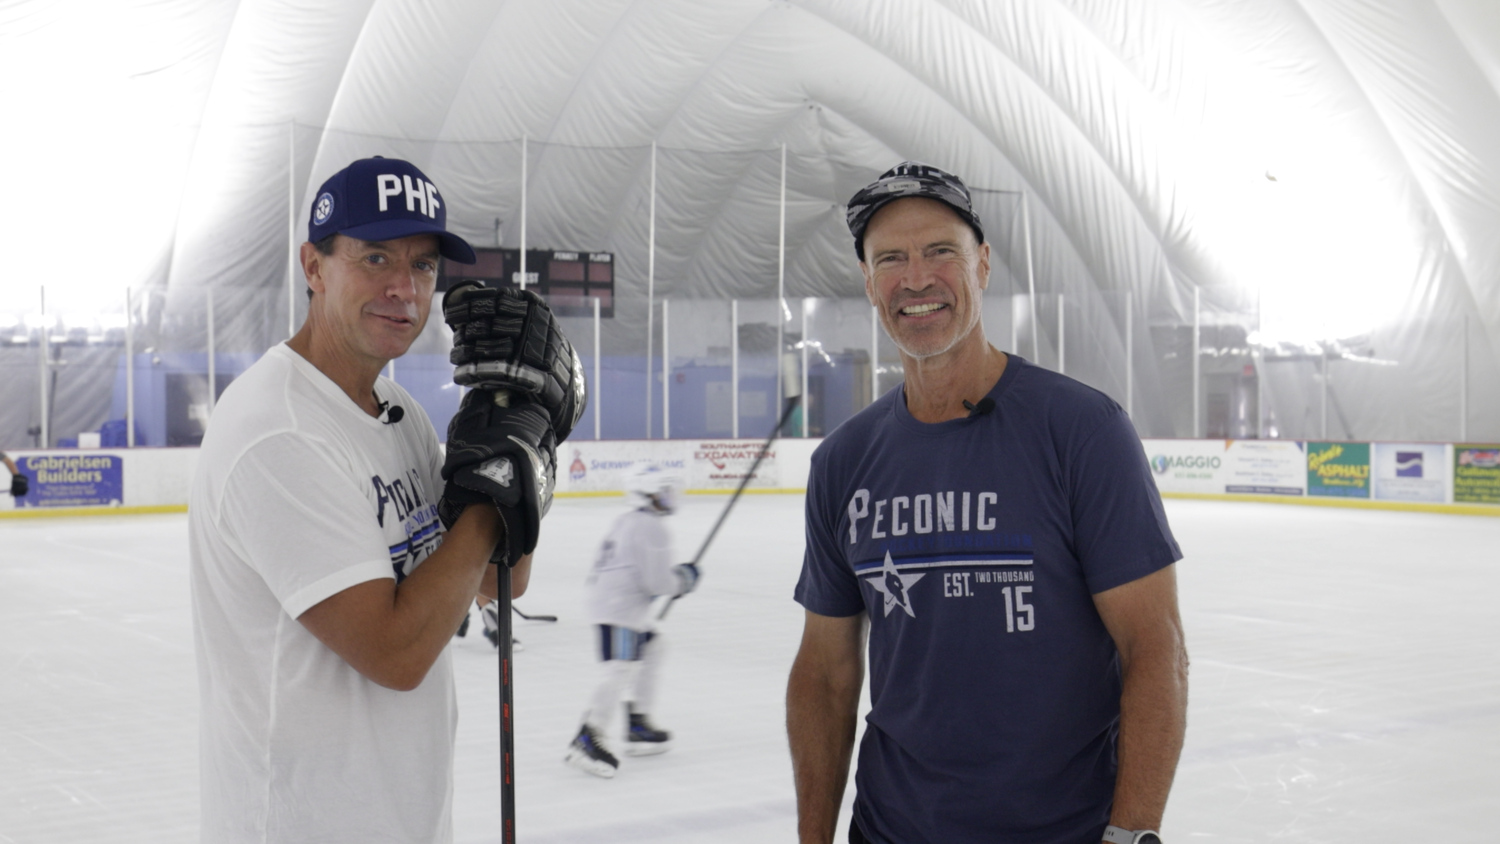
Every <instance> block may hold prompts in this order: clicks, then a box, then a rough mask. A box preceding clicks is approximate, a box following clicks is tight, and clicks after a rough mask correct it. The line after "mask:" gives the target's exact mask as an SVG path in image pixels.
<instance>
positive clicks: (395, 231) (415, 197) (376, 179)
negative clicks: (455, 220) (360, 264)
mask: <svg viewBox="0 0 1500 844" xmlns="http://www.w3.org/2000/svg"><path fill="white" fill-rule="evenodd" d="M333 234H342V235H345V236H347V237H353V238H357V239H359V240H369V241H380V240H395V239H397V238H401V237H410V236H412V235H418V234H431V235H436V236H437V239H438V252H439V254H441V255H442V256H443V257H444V258H447V259H449V260H452V261H457V262H458V263H460V264H472V263H474V248H473V247H472V246H470V245H469V244H468V242H467V241H465V240H464V239H463V238H461V237H459V236H458V235H456V234H453V233H451V232H449V231H448V211H447V209H446V208H445V207H444V202H443V197H442V194H440V193H438V189H437V185H435V184H433V183H432V180H431V179H428V178H427V175H426V174H424V173H423V172H422V171H421V170H418V169H417V167H416V165H414V164H412V163H411V162H408V161H402V160H401V159H399V158H381V157H380V156H376V157H374V158H361V159H360V160H358V161H356V162H354V163H353V164H350V165H349V166H348V167H345V168H344V169H342V170H340V171H338V172H337V173H334V174H333V175H332V176H329V177H328V181H326V182H324V183H323V186H322V187H320V188H318V193H317V196H316V197H315V198H314V199H313V204H312V211H311V214H310V215H309V217H308V220H307V239H308V240H309V241H312V242H313V243H316V242H318V241H320V240H322V239H323V238H325V237H328V236H329V235H333Z"/></svg>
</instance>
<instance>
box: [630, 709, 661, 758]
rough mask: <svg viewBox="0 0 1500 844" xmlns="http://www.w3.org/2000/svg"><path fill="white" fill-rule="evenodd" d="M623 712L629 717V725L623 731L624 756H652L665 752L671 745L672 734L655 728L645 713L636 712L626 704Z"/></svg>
mask: <svg viewBox="0 0 1500 844" xmlns="http://www.w3.org/2000/svg"><path fill="white" fill-rule="evenodd" d="M625 714H626V716H628V717H629V719H630V726H629V727H628V728H627V729H626V731H625V755H626V756H654V755H655V754H658V753H666V752H667V750H669V749H670V748H671V747H672V734H671V733H669V732H667V731H666V730H658V729H656V727H655V726H653V725H652V723H651V721H650V720H649V719H648V718H647V717H646V714H645V713H643V712H636V711H634V710H633V709H632V708H631V707H630V705H629V704H626V706H625Z"/></svg>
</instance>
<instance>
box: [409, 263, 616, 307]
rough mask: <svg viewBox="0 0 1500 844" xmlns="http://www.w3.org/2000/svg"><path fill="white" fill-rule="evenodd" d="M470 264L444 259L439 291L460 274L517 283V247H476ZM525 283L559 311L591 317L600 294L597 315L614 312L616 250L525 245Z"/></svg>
mask: <svg viewBox="0 0 1500 844" xmlns="http://www.w3.org/2000/svg"><path fill="white" fill-rule="evenodd" d="M474 253H475V255H476V256H477V259H476V260H475V262H474V263H472V264H459V263H455V262H453V261H449V260H448V259H446V258H444V259H443V264H442V268H441V269H440V270H439V271H438V286H437V289H438V292H442V291H445V290H447V289H448V288H449V287H450V286H452V285H454V284H456V283H458V282H459V281H462V280H464V279H477V280H479V281H483V282H484V283H485V284H487V285H489V286H490V287H501V286H506V287H521V286H523V285H522V281H523V280H522V278H521V250H519V249H505V248H494V247H489V248H478V247H476V248H475V249H474ZM524 282H525V283H524V286H525V288H526V289H527V290H533V291H535V292H537V293H538V294H540V295H541V297H542V298H543V299H546V300H547V304H548V305H549V306H551V308H552V312H553V313H555V314H557V315H558V316H569V317H589V316H593V315H594V303H593V302H590V301H589V300H590V299H598V300H599V316H600V317H603V318H613V317H614V315H615V256H614V253H612V252H567V251H562V250H555V249H528V250H526V278H525V279H524Z"/></svg>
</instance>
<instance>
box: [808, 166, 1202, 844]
mask: <svg viewBox="0 0 1500 844" xmlns="http://www.w3.org/2000/svg"><path fill="white" fill-rule="evenodd" d="M849 228H850V231H851V232H853V234H854V240H855V249H856V252H857V254H858V255H859V258H860V269H861V270H862V271H863V272H864V276H865V291H866V293H867V295H868V296H869V298H870V301H871V302H872V303H873V304H874V305H875V307H876V310H877V311H878V313H879V315H880V319H881V322H882V324H883V325H884V326H885V330H886V332H887V333H888V334H889V335H890V336H891V338H892V339H893V340H894V341H895V342H896V345H897V346H898V347H899V348H900V350H901V358H902V364H903V366H904V368H905V383H904V384H903V386H902V388H901V389H897V390H892V391H891V392H890V393H887V394H886V395H885V396H884V397H882V398H881V399H879V400H878V401H876V402H875V403H874V404H873V405H871V406H870V407H869V408H866V409H865V410H864V411H863V412H861V413H860V414H858V415H857V416H855V417H854V418H853V419H851V420H849V421H848V422H847V423H845V424H844V425H843V426H841V427H840V428H839V429H838V430H837V431H835V432H834V433H833V434H832V435H831V436H829V437H828V439H827V440H826V441H825V442H824V443H823V445H822V446H820V447H819V448H818V450H817V452H816V453H815V454H814V455H813V463H812V474H811V477H810V479H809V481H808V493H807V556H806V559H805V560H804V562H803V568H802V576H801V579H800V580H799V582H798V584H797V591H796V598H797V601H798V602H799V603H801V604H802V605H803V607H804V608H806V610H807V617H806V626H805V629H804V632H803V639H802V646H801V649H800V651H799V652H798V655H797V660H796V663H795V664H794V665H793V667H792V674H791V679H790V682H789V686H788V690H787V729H788V733H789V736H790V739H791V747H792V760H793V766H794V769H795V774H796V781H797V804H798V828H799V835H800V837H801V840H802V841H803V842H819V844H827V842H831V841H832V840H833V837H834V835H835V829H834V827H835V823H836V821H837V817H838V810H839V803H840V801H841V799H842V794H843V790H844V785H845V781H846V779H847V776H848V768H849V760H850V756H851V754H852V751H853V746H854V733H855V718H856V716H857V711H858V704H859V696H860V687H861V685H862V683H863V679H864V678H863V660H862V656H863V651H864V648H865V640H866V637H867V636H868V641H869V664H870V700H871V704H872V709H871V712H870V715H869V717H868V719H867V721H868V727H867V729H866V731H865V738H864V741H863V743H862V744H861V746H860V752H859V764H858V768H857V774H856V777H855V785H856V792H857V793H856V799H855V805H854V818H853V823H852V824H851V827H850V830H849V840H850V841H851V842H856V844H859V842H866V841H868V842H874V844H918V843H919V842H934V844H936V843H937V842H941V844H980V842H984V844H994V843H995V842H1028V843H1029V844H1030V843H1031V842H1034V843H1035V844H1064V842H1066V844H1082V843H1083V842H1095V841H1101V840H1102V841H1109V842H1116V841H1118V842H1142V844H1145V842H1154V841H1156V840H1157V839H1156V838H1155V833H1154V832H1152V830H1155V829H1157V828H1159V826H1160V823H1161V816H1162V811H1163V808H1164V807H1165V805H1166V801H1167V793H1168V791H1169V790H1170V788H1171V783H1172V776H1173V773H1174V771H1175V770H1176V766H1177V757H1178V754H1179V752H1180V750H1181V748H1182V738H1183V732H1184V728H1185V724H1186V720H1185V714H1186V708H1187V653H1186V650H1185V647H1184V644H1183V637H1182V629H1181V621H1180V620H1179V617H1178V611H1177V597H1176V580H1175V572H1174V566H1173V564H1174V563H1175V561H1177V560H1178V559H1180V558H1181V556H1182V554H1181V552H1180V551H1179V550H1178V548H1177V543H1176V542H1175V540H1173V538H1172V534H1171V531H1170V529H1169V528H1168V526H1167V520H1166V516H1165V514H1164V513H1163V511H1162V506H1161V499H1160V497H1159V496H1158V494H1157V491H1156V487H1155V484H1154V483H1153V482H1152V480H1151V472H1150V469H1149V467H1148V466H1147V463H1146V458H1145V454H1144V452H1143V450H1142V448H1141V444H1140V440H1139V439H1138V437H1137V436H1136V433H1135V429H1134V428H1133V427H1132V426H1131V423H1130V420H1129V418H1128V417H1126V415H1125V413H1124V412H1123V411H1122V410H1121V409H1120V407H1119V405H1117V404H1116V403H1115V402H1113V401H1112V400H1110V399H1109V398H1108V397H1107V396H1105V395H1104V394H1102V393H1099V392H1098V391H1096V390H1093V389H1091V388H1089V387H1086V386H1084V385H1082V384H1080V383H1078V382H1076V381H1073V380H1072V379H1069V378H1066V377H1064V376H1062V375H1058V374H1056V373H1053V372H1049V371H1047V370H1044V369H1041V368H1039V367H1037V366H1035V365H1033V364H1031V363H1029V362H1027V361H1025V360H1023V359H1022V358H1020V357H1017V356H1014V355H1006V354H1004V353H1002V352H1000V351H998V350H996V349H995V348H994V347H992V346H990V345H989V343H988V342H987V341H986V340H985V337H984V329H983V326H982V325H981V323H980V316H979V312H980V297H981V295H982V292H983V290H984V288H985V287H986V286H987V284H988V276H989V246H988V244H986V243H985V242H984V233H983V229H982V228H981V226H980V221H979V218H978V217H977V216H976V215H975V214H974V212H973V209H972V206H971V204H970V201H969V194H968V190H967V188H965V187H964V185H963V183H962V182H961V181H959V179H958V178H957V177H955V176H952V175H951V174H948V173H944V172H943V171H941V170H938V169H937V168H933V167H928V166H924V165H920V164H914V163H912V162H907V163H905V164H902V165H900V166H898V167H896V168H894V169H892V170H891V171H889V172H887V173H886V174H884V175H883V176H881V178H880V179H879V180H877V181H876V182H875V183H873V184H872V185H870V186H868V187H866V188H865V189H863V190H861V191H860V192H859V193H857V194H855V196H854V198H853V199H852V200H851V201H850V204H849Z"/></svg>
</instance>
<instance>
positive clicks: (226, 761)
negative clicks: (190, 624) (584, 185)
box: [189, 158, 551, 844]
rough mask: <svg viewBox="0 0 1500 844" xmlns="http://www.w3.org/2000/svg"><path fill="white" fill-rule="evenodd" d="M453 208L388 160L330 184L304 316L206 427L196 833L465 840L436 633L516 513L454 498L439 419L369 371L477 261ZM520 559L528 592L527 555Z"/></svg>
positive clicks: (310, 246) (489, 578)
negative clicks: (441, 280)
mask: <svg viewBox="0 0 1500 844" xmlns="http://www.w3.org/2000/svg"><path fill="white" fill-rule="evenodd" d="M443 205H444V200H443V198H442V197H441V195H440V194H439V193H438V191H437V188H436V187H435V186H434V185H433V184H432V182H431V181H430V180H428V179H427V177H426V176H425V175H423V174H422V172H421V171H420V170H418V169H417V168H416V167H414V166H412V165H411V164H409V163H407V162H405V161H400V160H396V159H382V158H372V159H364V160H361V161H356V162H354V163H353V164H351V165H350V166H349V167H347V168H346V169H344V170H342V171H340V172H339V173H338V174H336V175H334V176H333V177H332V178H330V179H329V180H328V181H327V182H325V183H324V185H323V187H322V189H321V190H320V191H319V194H318V197H317V199H316V200H315V201H314V204H313V207H312V211H311V216H310V219H309V226H308V228H309V238H308V240H309V242H307V243H304V244H303V245H302V253H301V260H302V268H303V270H304V272H305V273H306V275H307V281H308V286H309V288H310V290H311V292H310V296H311V299H310V302H309V306H308V317H307V321H306V322H305V323H304V324H303V326H302V328H301V330H300V331H299V332H298V333H297V334H296V336H294V337H293V338H292V339H290V340H288V341H287V342H286V343H285V344H281V345H278V346H276V347H274V348H272V349H271V350H270V351H269V352H267V353H266V355H265V356H264V357H263V358H262V359H261V360H260V361H258V362H257V363H256V364H255V365H254V366H252V367H250V369H248V370H246V372H245V373H244V374H243V375H242V376H240V377H239V378H238V379H236V380H235V382H234V383H233V385H231V386H230V387H229V389H228V390H226V391H225V393H224V396H223V398H222V400H221V401H220V403H219V405H218V407H217V408H216V410H215V413H214V419H213V423H212V425H211V426H210V427H209V430H208V432H207V435H206V436H205V437H204V440H203V447H202V452H201V458H200V463H199V467H198V473H197V476H196V478H195V479H194V483H193V491H192V497H191V503H190V508H189V526H190V542H191V575H192V598H193V617H194V623H195V639H196V644H197V651H198V672H199V687H200V694H201V700H202V709H201V723H200V761H201V785H202V834H201V838H202V840H203V841H205V842H215V844H229V842H241V841H244V842H250V841H254V842H346V841H347V842H360V844H371V842H423V844H427V843H428V842H442V841H451V840H452V837H453V833H452V793H453V742H454V727H455V723H456V719H457V709H456V706H455V699H454V688H453V677H452V669H451V665H450V662H449V658H448V654H447V652H446V650H445V646H446V645H447V643H448V642H449V640H450V639H451V637H452V635H453V631H454V630H455V629H457V627H458V625H459V622H460V621H461V620H462V619H463V618H464V616H465V614H466V613H467V610H468V606H469V604H470V602H472V601H473V600H474V597H475V595H476V594H478V593H484V594H488V595H491V596H493V595H495V594H496V588H495V586H496V580H495V577H496V567H495V566H492V565H489V563H490V560H491V557H492V556H493V555H495V554H496V549H497V545H499V546H501V547H502V548H504V547H505V545H506V542H507V541H510V542H511V543H512V546H511V547H512V548H515V547H516V546H515V545H514V542H515V534H517V533H518V532H520V531H521V530H523V528H521V527H518V525H519V524H520V522H518V521H516V520H515V514H511V515H507V514H506V513H505V512H504V510H503V509H501V505H499V504H497V505H496V506H467V507H466V506H465V505H466V504H467V503H475V502H476V501H477V500H478V501H482V500H485V498H484V496H483V495H479V496H478V497H477V499H476V497H475V496H474V494H472V492H471V493H470V495H469V497H468V498H462V497H460V498H459V499H454V498H453V497H452V492H451V490H452V488H451V487H450V488H449V490H447V491H445V487H444V482H443V474H444V473H442V469H443V462H444V452H443V449H442V447H441V446H440V445H439V443H438V437H437V434H436V431H434V429H433V426H432V422H431V421H430V420H429V419H428V417H427V415H426V413H425V412H424V411H423V410H422V407H421V405H419V404H417V402H416V401H414V400H413V399H412V398H411V396H410V395H408V394H407V393H406V391H405V390H403V389H401V387H399V386H397V385H396V384H395V383H394V382H392V381H389V380H387V379H385V378H382V377H380V376H379V373H380V371H381V370H382V369H383V368H384V367H385V366H386V364H387V363H388V362H389V361H390V360H391V359H393V358H396V357H399V356H401V355H402V354H404V353H405V352H406V350H407V349H408V348H409V347H410V345H411V343H412V341H414V340H415V339H416V338H417V336H418V335H419V334H420V333H421V331H422V327H423V325H424V324H425V323H426V320H427V316H428V311H429V307H430V305H431V300H432V294H433V290H434V288H435V285H436V281H437V270H438V260H439V257H440V256H442V257H447V258H449V259H451V260H454V261H458V262H460V263H473V261H474V251H473V250H472V249H471V248H470V247H469V245H468V244H467V243H465V242H464V241H463V240H462V239H461V238H459V237H457V236H455V235H453V234H450V233H448V232H447V231H446V225H445V220H446V213H445V211H444V208H443ZM476 394H477V393H476ZM471 395H473V394H471ZM498 412H500V411H497V413H498ZM547 436H551V435H550V434H547ZM453 438H454V437H453V432H452V431H450V442H451V441H452V440H453ZM532 445H536V443H532ZM450 459H451V458H450ZM523 480H524V479H523ZM524 485H525V484H524V483H523V486H524ZM549 489H550V488H549ZM455 500H458V501H459V503H457V504H455V503H454V501H455ZM522 506H524V501H523V505H522ZM440 510H441V511H442V518H441V520H440V518H439V513H440ZM543 512H544V511H543ZM531 515H533V516H536V518H539V515H537V514H534V513H533V514H531ZM536 518H533V519H532V521H531V522H530V525H529V527H527V528H525V530H526V531H528V535H529V543H528V544H527V545H526V547H525V550H527V551H529V550H530V548H531V547H533V546H534V544H535V525H536ZM444 524H447V526H448V529H447V531H446V533H444V531H443V525H444ZM506 525H511V526H512V530H511V531H510V532H509V533H510V536H509V538H508V537H507V531H506ZM510 559H511V560H512V561H514V560H516V559H518V556H512V557H511V558H510ZM512 571H513V580H512V583H513V590H514V593H515V594H517V595H519V594H521V593H522V592H524V591H525V588H526V582H527V578H528V576H529V572H530V556H529V554H527V555H526V556H524V557H519V563H518V564H517V565H516V566H515V567H514V568H513V569H512Z"/></svg>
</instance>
